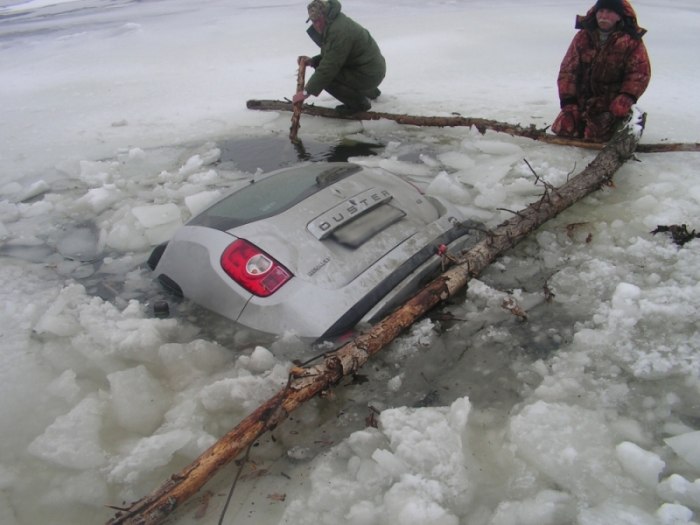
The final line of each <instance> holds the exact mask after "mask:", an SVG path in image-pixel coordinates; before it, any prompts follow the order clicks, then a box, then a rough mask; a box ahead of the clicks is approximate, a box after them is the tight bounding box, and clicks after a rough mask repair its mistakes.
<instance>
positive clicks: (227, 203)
mask: <svg viewBox="0 0 700 525" xmlns="http://www.w3.org/2000/svg"><path fill="white" fill-rule="evenodd" d="M478 231H479V229H478V225H477V224H476V223H472V222H470V221H466V220H465V219H464V217H462V216H461V215H460V214H459V212H458V211H457V210H456V208H454V206H452V205H450V204H449V203H447V202H443V201H440V200H438V199H436V198H434V197H431V196H427V195H424V194H422V193H421V192H420V191H419V190H418V189H417V188H416V187H415V186H413V185H412V184H410V183H409V182H407V181H405V180H403V179H401V178H400V177H398V176H396V175H393V174H391V173H389V172H387V171H384V170H381V169H378V168H367V167H362V166H360V165H356V164H352V163H310V164H302V165H298V166H295V167H292V168H284V169H281V170H277V171H273V172H270V173H267V174H263V175H261V176H258V177H256V178H255V179H254V180H253V181H252V182H251V183H250V184H249V185H247V186H245V187H243V188H241V189H238V190H236V191H234V192H233V193H231V194H229V195H228V196H226V197H224V198H222V199H221V200H219V201H218V202H216V203H215V204H214V205H212V206H211V207H209V208H208V209H207V210H205V211H204V212H202V213H200V214H199V215H197V216H196V217H194V218H192V219H191V220H190V221H189V222H188V223H187V224H185V225H184V226H183V227H182V228H180V229H179V230H178V231H177V232H176V233H175V235H174V237H173V238H172V240H171V241H169V242H168V243H165V244H163V245H160V246H158V247H157V248H156V249H155V250H154V251H153V253H152V254H151V257H150V258H149V261H148V264H149V266H150V267H151V268H152V269H153V271H154V273H155V275H156V277H157V278H158V280H159V281H160V282H161V283H162V284H163V285H164V286H165V287H166V288H167V289H168V290H170V291H171V292H174V293H175V294H177V295H179V296H184V297H186V298H188V299H190V300H192V301H194V302H195V303H198V304H199V305H201V306H204V307H205V308H207V309H209V310H212V311H214V312H217V313H219V314H221V315H222V316H224V317H227V318H229V319H231V320H233V321H236V322H237V323H240V324H241V325H243V326H246V327H250V328H252V329H255V330H258V331H262V332H267V333H273V334H281V333H284V332H286V331H293V332H294V333H296V334H297V335H299V336H300V337H304V338H314V339H318V338H333V337H336V336H338V335H340V334H341V333H343V332H345V331H347V330H349V329H351V328H353V327H354V326H355V325H357V324H358V323H360V322H365V321H366V322H370V323H371V322H372V321H374V320H376V319H379V318H381V317H382V316H384V315H386V314H387V313H388V312H389V311H390V310H391V309H393V308H395V307H396V306H397V305H398V304H399V303H400V302H401V301H402V300H404V299H406V298H407V297H408V296H409V295H410V294H412V293H414V292H415V291H416V290H417V288H418V287H419V286H420V285H421V284H423V283H424V282H425V281H426V280H427V279H428V278H432V277H434V276H435V274H436V272H437V271H438V270H439V269H440V263H441V257H440V255H439V254H438V251H439V250H440V248H441V247H442V248H443V249H444V248H445V247H446V248H447V249H449V250H450V251H452V252H458V251H459V250H462V249H464V248H465V247H467V246H468V245H471V244H473V243H475V242H476V241H477V237H478Z"/></svg>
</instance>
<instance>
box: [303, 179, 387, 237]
mask: <svg viewBox="0 0 700 525" xmlns="http://www.w3.org/2000/svg"><path fill="white" fill-rule="evenodd" d="M392 198H393V197H392V195H391V193H389V192H388V191H387V190H384V189H377V188H370V189H369V190H365V191H363V192H362V193H359V194H357V195H355V196H354V197H351V198H350V199H348V200H346V201H344V202H342V203H340V204H338V205H337V206H334V207H333V208H331V209H330V210H328V211H327V212H325V213H323V214H322V215H319V216H318V217H316V218H315V219H314V220H313V221H311V222H310V223H309V224H308V226H307V229H308V230H309V231H310V232H311V233H312V234H313V235H314V237H316V238H317V239H318V240H323V239H325V238H326V237H328V236H329V235H331V234H332V233H333V232H334V231H335V230H337V229H338V228H340V227H341V226H344V225H346V224H348V223H349V222H351V221H352V220H354V219H356V218H357V217H359V216H360V215H362V214H364V213H366V212H368V211H369V210H371V209H373V208H376V207H377V206H379V205H381V204H384V203H385V202H389V201H390V200H391V199H392Z"/></svg>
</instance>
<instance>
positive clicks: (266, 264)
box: [221, 239, 292, 297]
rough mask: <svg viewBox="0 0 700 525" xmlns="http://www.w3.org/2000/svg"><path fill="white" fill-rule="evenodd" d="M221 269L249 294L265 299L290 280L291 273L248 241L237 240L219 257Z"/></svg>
mask: <svg viewBox="0 0 700 525" xmlns="http://www.w3.org/2000/svg"><path fill="white" fill-rule="evenodd" d="M221 267H222V268H223V269H224V271H225V272H226V273H227V274H228V275H229V277H231V278H232V279H233V280H234V281H236V282H237V283H238V284H240V285H241V286H242V287H243V288H245V289H246V290H248V291H249V292H250V293H252V294H255V295H258V296H260V297H267V296H269V295H272V294H273V293H275V292H276V291H277V290H278V289H279V288H280V286H282V285H283V284H284V283H286V282H287V281H289V280H290V279H291V278H292V273H291V272H290V271H289V270H287V269H286V268H285V267H284V266H282V265H281V264H279V263H278V262H277V261H275V260H274V259H273V258H272V257H270V256H269V255H267V254H266V253H265V252H263V251H262V250H260V249H259V248H258V247H257V246H254V245H252V244H250V243H249V242H248V241H244V240H243V239H238V240H236V241H234V242H233V243H231V244H230V245H229V246H228V247H227V248H226V249H225V250H224V253H223V255H222V256H221Z"/></svg>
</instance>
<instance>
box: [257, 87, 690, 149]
mask: <svg viewBox="0 0 700 525" xmlns="http://www.w3.org/2000/svg"><path fill="white" fill-rule="evenodd" d="M246 106H247V107H248V109H255V110H260V111H292V110H294V109H295V108H294V107H293V104H292V103H291V102H286V101H284V100H249V101H248V102H247V103H246ZM301 111H302V112H303V113H306V114H308V115H314V116H318V117H328V118H337V119H346V120H379V119H387V120H393V121H395V122H398V123H399V124H406V125H411V126H426V127H441V128H450V127H462V126H464V127H472V126H473V127H475V128H476V129H477V130H478V131H479V133H481V134H484V133H485V132H486V131H487V130H491V131H496V132H499V133H507V134H508V135H512V136H516V137H525V138H529V139H532V140H537V141H540V142H546V143H547V144H555V145H559V146H574V147H577V148H585V149H593V150H600V149H603V146H604V145H605V144H604V143H600V142H593V141H590V140H583V139H570V138H566V137H559V136H557V135H552V134H551V133H547V130H546V129H542V128H536V127H535V126H534V125H532V126H521V125H519V124H509V123H507V122H499V121H497V120H489V119H484V118H473V117H462V116H459V115H453V116H450V117H435V116H419V115H404V114H398V113H383V112H379V111H363V112H360V113H355V114H353V115H340V114H339V113H338V112H337V111H335V110H334V109H332V108H325V107H322V106H315V105H313V104H304V105H303V107H302V109H301ZM636 151H637V152H639V153H666V152H674V151H677V152H681V151H691V152H693V151H695V152H697V151H700V143H698V142H690V143H683V142H669V143H657V144H639V145H637V150H636Z"/></svg>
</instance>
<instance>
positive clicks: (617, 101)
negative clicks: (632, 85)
mask: <svg viewBox="0 0 700 525" xmlns="http://www.w3.org/2000/svg"><path fill="white" fill-rule="evenodd" d="M634 102H635V101H634V99H633V98H632V97H630V96H629V95H626V94H625V93H620V94H619V95H618V96H616V97H615V98H614V99H613V101H612V102H611V103H610V113H612V114H613V115H615V116H616V117H617V118H624V117H626V116H627V115H628V114H629V112H630V108H631V107H632V104H634Z"/></svg>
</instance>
